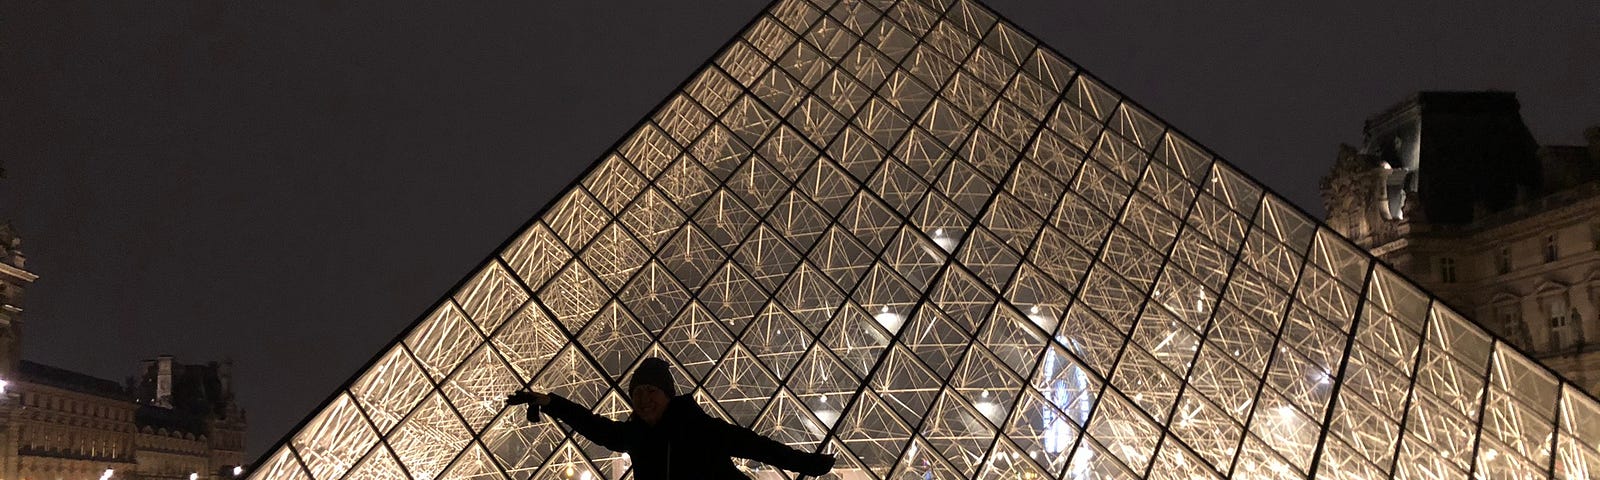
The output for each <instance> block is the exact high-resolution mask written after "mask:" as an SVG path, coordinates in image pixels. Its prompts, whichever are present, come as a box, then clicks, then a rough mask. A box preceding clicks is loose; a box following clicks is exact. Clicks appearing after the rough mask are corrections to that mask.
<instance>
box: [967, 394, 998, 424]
mask: <svg viewBox="0 0 1600 480" xmlns="http://www.w3.org/2000/svg"><path fill="white" fill-rule="evenodd" d="M973 406H975V407H978V413H981V414H983V416H985V417H989V420H991V421H994V422H995V423H1000V421H1001V420H1005V412H1002V411H1000V405H999V404H996V403H994V402H992V401H989V400H982V401H979V402H977V404H976V405H973Z"/></svg>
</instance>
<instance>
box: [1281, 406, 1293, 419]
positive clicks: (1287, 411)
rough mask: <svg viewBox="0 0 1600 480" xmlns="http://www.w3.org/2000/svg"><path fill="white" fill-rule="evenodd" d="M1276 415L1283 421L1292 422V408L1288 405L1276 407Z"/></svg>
mask: <svg viewBox="0 0 1600 480" xmlns="http://www.w3.org/2000/svg"><path fill="white" fill-rule="evenodd" d="M1278 415H1279V416H1282V417H1283V419H1284V420H1292V419H1294V407H1290V406H1288V405H1284V406H1282V407H1278Z"/></svg>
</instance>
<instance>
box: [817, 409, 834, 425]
mask: <svg viewBox="0 0 1600 480" xmlns="http://www.w3.org/2000/svg"><path fill="white" fill-rule="evenodd" d="M817 420H821V421H822V423H823V424H825V425H827V426H828V428H833V422H837V421H839V411H838V410H834V409H831V408H825V409H822V410H817Z"/></svg>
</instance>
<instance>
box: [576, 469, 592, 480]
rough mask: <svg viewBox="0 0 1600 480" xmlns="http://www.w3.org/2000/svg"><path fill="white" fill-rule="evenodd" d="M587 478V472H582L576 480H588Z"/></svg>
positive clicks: (588, 476)
mask: <svg viewBox="0 0 1600 480" xmlns="http://www.w3.org/2000/svg"><path fill="white" fill-rule="evenodd" d="M589 478H590V475H589V471H588V470H584V471H583V473H582V474H579V475H578V479H579V480H589Z"/></svg>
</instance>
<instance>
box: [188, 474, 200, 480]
mask: <svg viewBox="0 0 1600 480" xmlns="http://www.w3.org/2000/svg"><path fill="white" fill-rule="evenodd" d="M189 480H200V473H199V472H189Z"/></svg>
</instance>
